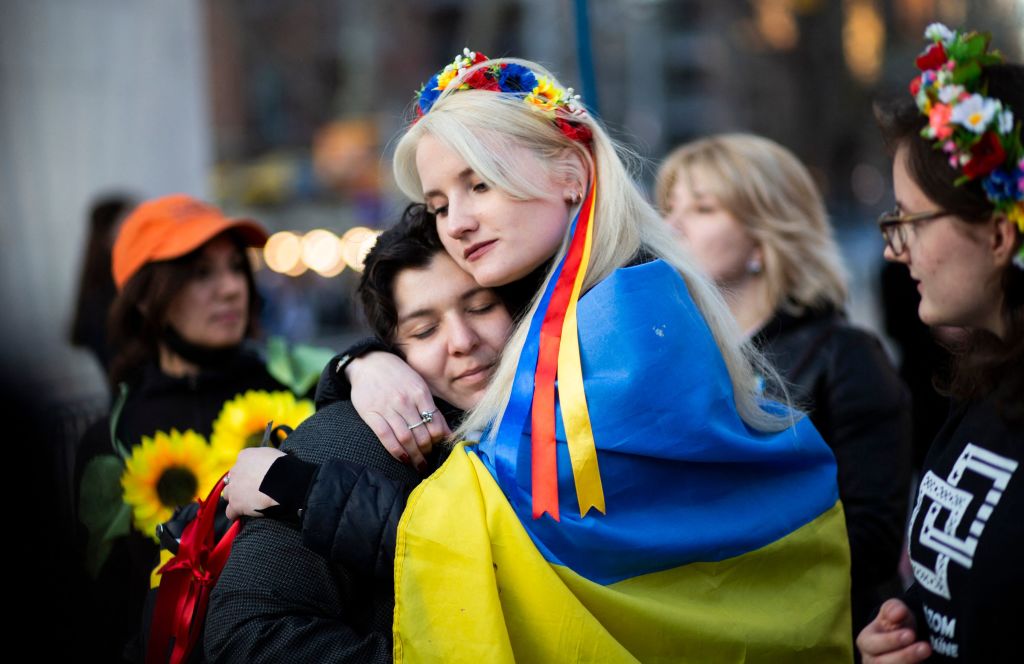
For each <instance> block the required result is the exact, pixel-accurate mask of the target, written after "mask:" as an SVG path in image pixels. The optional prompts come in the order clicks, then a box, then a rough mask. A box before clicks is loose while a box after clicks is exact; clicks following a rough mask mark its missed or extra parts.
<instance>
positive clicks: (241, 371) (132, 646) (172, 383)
mask: <svg viewBox="0 0 1024 664" xmlns="http://www.w3.org/2000/svg"><path fill="white" fill-rule="evenodd" d="M281 389H286V388H283V387H282V386H281V384H280V383H278V382H277V381H276V380H274V379H273V378H272V377H271V376H270V374H268V373H267V371H266V368H265V367H264V364H263V361H262V360H261V359H260V358H259V357H258V356H256V354H255V353H251V352H249V351H240V352H239V353H238V354H237V355H236V356H234V357H233V358H232V359H231V360H230V361H229V362H228V363H227V364H225V365H224V366H222V367H219V368H216V369H204V370H203V371H201V372H200V373H199V374H198V375H196V376H192V377H186V378H173V377H171V376H168V375H166V374H164V373H163V372H161V371H160V369H159V368H158V367H157V366H156V365H155V364H153V365H149V366H146V367H145V368H144V369H143V370H142V372H141V374H140V377H139V379H138V380H137V381H135V382H134V383H133V384H132V385H131V386H130V387H129V390H128V398H127V400H126V401H125V404H124V409H123V410H122V411H121V417H120V420H119V422H118V427H117V432H118V437H119V439H120V440H121V442H123V443H124V444H125V445H126V446H128V447H129V448H130V447H131V446H134V445H138V444H140V443H141V442H142V437H143V436H152V435H153V434H154V433H155V432H157V431H165V432H166V431H170V430H171V429H172V428H173V429H177V430H178V431H185V430H187V429H192V430H194V431H196V432H197V433H199V434H201V435H203V436H207V437H208V436H209V435H210V433H211V432H212V430H213V421H214V420H215V419H216V417H217V415H218V414H219V413H220V410H221V407H222V406H223V405H224V402H225V401H227V400H228V399H232V398H234V397H235V396H236V395H238V394H239V393H241V392H245V391H246V390H281ZM102 454H114V449H113V447H112V445H111V442H110V419H109V418H108V417H104V418H103V419H101V420H100V421H99V422H96V423H95V424H94V425H93V426H91V427H90V428H89V429H88V430H87V431H86V433H85V435H84V436H83V438H82V441H81V444H80V445H79V449H78V453H77V455H76V459H75V495H76V496H77V495H78V494H79V491H80V485H81V477H82V472H83V470H84V469H85V466H86V465H87V464H88V463H89V461H91V460H92V459H93V458H95V457H97V456H99V455H102ZM82 538H84V533H82ZM83 541H84V540H83ZM157 559H158V547H157V545H156V543H155V542H154V541H153V540H152V539H150V538H147V537H145V536H144V535H142V534H141V533H139V532H138V531H137V530H135V529H134V528H133V529H132V530H131V531H130V533H129V534H128V536H127V537H124V538H121V539H119V540H117V541H116V542H115V543H114V545H113V548H112V550H111V552H110V555H109V557H108V558H107V560H106V562H105V563H104V565H103V567H102V569H101V570H100V573H99V576H98V577H97V578H96V579H95V580H92V579H89V580H83V581H82V584H83V586H84V589H83V595H84V596H83V597H82V598H81V602H82V605H81V607H80V610H79V614H80V615H81V619H82V620H85V621H87V622H89V623H90V626H89V628H88V630H87V631H88V633H90V634H91V635H92V636H93V640H92V642H91V643H90V650H91V651H92V652H93V653H94V654H95V655H97V657H96V659H97V661H105V662H116V661H121V660H122V658H123V659H127V660H128V661H141V658H142V655H143V653H142V652H141V649H140V646H139V639H138V633H139V628H140V624H141V619H142V618H141V616H142V607H143V603H144V600H145V598H146V593H147V591H148V589H149V576H150V572H151V571H152V570H153V567H154V565H156V563H157Z"/></svg>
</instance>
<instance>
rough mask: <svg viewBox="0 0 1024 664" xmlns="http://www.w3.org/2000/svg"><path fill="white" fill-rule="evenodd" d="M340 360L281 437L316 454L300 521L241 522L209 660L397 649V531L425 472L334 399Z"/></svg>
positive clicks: (371, 658) (437, 456)
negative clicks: (312, 407)
mask: <svg viewBox="0 0 1024 664" xmlns="http://www.w3.org/2000/svg"><path fill="white" fill-rule="evenodd" d="M336 361H337V358H335V360H332V362H331V363H330V364H328V366H327V368H325V371H324V378H322V379H321V384H320V386H319V387H318V388H317V405H318V410H317V412H316V414H315V415H313V416H312V417H310V418H309V419H308V420H306V421H305V422H303V423H302V424H301V425H300V426H299V427H298V428H297V429H296V430H295V431H294V432H293V433H292V434H291V435H290V436H289V437H288V439H287V441H286V442H285V444H284V445H283V446H282V449H283V450H285V451H287V452H289V453H291V454H292V455H294V456H295V457H297V458H298V459H300V460H301V461H303V462H306V463H312V464H317V465H318V470H317V471H316V472H315V474H314V476H313V480H312V482H311V484H310V487H309V492H308V495H307V497H306V503H305V506H304V508H303V514H304V515H305V516H304V517H303V518H302V519H301V521H302V532H300V531H299V530H298V529H296V528H295V527H293V525H291V524H290V523H288V521H290V520H291V519H286V520H276V519H274V518H264V519H252V520H249V521H247V523H246V524H245V526H244V527H243V528H242V530H241V532H240V533H239V534H238V536H237V537H236V538H235V541H234V544H233V547H232V550H231V556H230V558H229V559H228V562H227V565H226V566H225V568H224V571H223V572H222V573H221V577H220V579H219V580H218V582H217V585H216V587H215V588H214V590H213V593H212V595H211V599H210V606H209V612H208V615H207V623H206V637H205V648H206V656H207V658H208V659H209V660H210V661H214V662H280V661H332V662H390V661H391V657H392V641H391V624H392V616H393V613H394V587H393V573H392V567H393V557H394V541H395V534H396V531H397V524H398V519H399V518H400V517H401V512H402V509H403V508H404V506H405V499H406V497H407V496H408V494H409V493H410V492H411V491H412V489H413V488H414V487H415V486H416V485H417V484H418V483H419V481H420V479H421V477H420V476H419V475H418V474H417V473H416V471H415V470H413V469H412V468H410V467H409V466H407V465H405V464H402V463H400V462H398V461H396V460H395V459H393V458H392V457H391V456H390V455H389V454H388V452H387V451H386V450H385V449H384V447H383V446H382V445H381V443H380V441H378V440H377V437H376V436H375V435H374V433H373V432H372V431H371V430H370V428H369V427H368V426H366V424H365V423H364V422H363V421H362V420H361V419H360V417H359V415H358V413H356V411H355V409H354V408H353V406H352V404H351V402H349V401H337V400H334V394H336V393H334V392H332V390H333V381H332V377H331V373H332V367H333V363H334V362H336ZM446 415H447V414H446ZM449 421H451V420H449ZM442 461H443V456H442V453H441V451H440V450H438V452H435V453H433V454H431V455H430V456H429V457H428V462H429V464H430V468H431V470H433V469H435V468H437V467H438V466H439V465H440V463H441V462H442ZM278 516H285V515H283V514H280V513H278ZM304 539H305V541H306V543H308V544H310V545H312V546H313V547H314V548H315V549H316V550H318V551H323V552H324V553H325V554H327V555H328V556H330V560H328V559H325V558H324V557H323V556H321V555H319V554H318V553H316V552H314V551H313V550H311V548H309V547H307V546H304V544H303V541H304ZM332 561H333V562H332Z"/></svg>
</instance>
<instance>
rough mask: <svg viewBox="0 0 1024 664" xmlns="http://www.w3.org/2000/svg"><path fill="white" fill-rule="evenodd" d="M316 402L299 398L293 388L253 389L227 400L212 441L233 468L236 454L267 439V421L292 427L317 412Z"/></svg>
mask: <svg viewBox="0 0 1024 664" xmlns="http://www.w3.org/2000/svg"><path fill="white" fill-rule="evenodd" d="M313 411H314V408H313V402H312V401H310V400H309V399H296V398H295V395H294V394H292V393H291V392H287V391H281V392H266V391H264V390H249V391H248V392H245V393H244V394H239V395H238V396H236V397H235V398H234V399H230V400H228V401H225V402H224V407H223V408H221V411H220V415H218V416H217V419H216V420H214V422H213V434H212V435H211V436H210V445H211V447H213V451H214V454H215V455H216V456H217V457H218V458H219V459H220V460H222V462H224V463H226V464H227V468H230V467H231V465H232V464H234V462H235V457H236V456H238V453H239V452H240V451H242V450H243V449H245V448H246V447H257V446H259V444H260V443H261V442H262V441H263V434H264V432H265V431H266V429H267V422H273V423H274V426H275V427H276V426H278V425H280V424H284V425H287V426H289V427H291V428H293V429H294V428H295V427H297V426H299V424H300V423H301V422H302V421H303V420H304V419H306V418H307V417H309V416H310V415H312V414H313Z"/></svg>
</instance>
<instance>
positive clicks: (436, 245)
mask: <svg viewBox="0 0 1024 664" xmlns="http://www.w3.org/2000/svg"><path fill="white" fill-rule="evenodd" d="M443 251H444V245H442V244H441V239H440V238H439V237H438V236H437V227H436V226H435V224H434V215H432V214H430V213H429V212H427V209H426V206H424V205H423V204H421V203H413V204H412V205H410V206H409V207H407V208H406V209H405V212H403V213H402V219H401V221H399V222H398V223H397V224H395V225H394V226H392V227H391V228H389V229H388V230H386V231H384V232H383V233H381V234H380V237H378V238H377V244H375V245H374V246H373V249H371V250H370V253H369V254H367V256H366V261H365V262H364V264H363V276H362V279H360V281H359V290H358V293H359V299H360V301H361V302H362V304H363V312H364V313H365V314H366V320H367V322H368V323H369V324H370V327H371V328H372V329H373V331H374V333H375V334H376V335H377V337H378V338H380V339H381V340H383V341H386V342H387V343H389V344H390V343H391V342H392V341H393V340H394V336H395V328H396V327H397V325H398V307H397V305H396V304H395V293H394V284H395V278H396V277H397V276H398V273H399V272H401V271H402V270H408V269H422V268H425V267H426V266H427V265H429V264H430V261H431V260H433V258H434V256H436V255H437V254H439V253H441V252H443ZM426 287H429V284H428V285H426Z"/></svg>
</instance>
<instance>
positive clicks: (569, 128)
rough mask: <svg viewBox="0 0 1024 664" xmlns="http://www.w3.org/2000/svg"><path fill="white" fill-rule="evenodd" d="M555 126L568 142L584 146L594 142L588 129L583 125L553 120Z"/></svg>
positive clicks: (557, 119)
mask: <svg viewBox="0 0 1024 664" xmlns="http://www.w3.org/2000/svg"><path fill="white" fill-rule="evenodd" d="M555 125H556V126H557V127H558V128H559V129H560V130H562V133H563V134H565V135H566V136H567V137H568V138H569V139H570V140H573V141H578V142H580V143H583V144H584V145H589V144H590V142H591V141H592V140H594V134H593V132H591V131H590V127H588V126H587V125H585V124H578V123H576V122H569V121H568V120H565V119H563V118H555Z"/></svg>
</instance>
